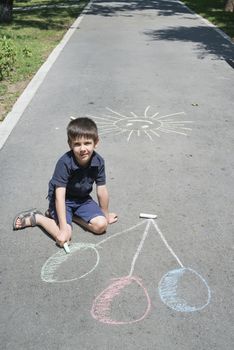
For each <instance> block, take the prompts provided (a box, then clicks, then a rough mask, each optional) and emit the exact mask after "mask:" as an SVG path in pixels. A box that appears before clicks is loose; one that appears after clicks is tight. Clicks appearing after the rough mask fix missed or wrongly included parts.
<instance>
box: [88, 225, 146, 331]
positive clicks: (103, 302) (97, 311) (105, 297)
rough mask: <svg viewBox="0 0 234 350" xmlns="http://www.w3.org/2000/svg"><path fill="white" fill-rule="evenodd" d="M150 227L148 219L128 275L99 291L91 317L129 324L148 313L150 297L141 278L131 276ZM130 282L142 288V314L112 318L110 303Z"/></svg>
mask: <svg viewBox="0 0 234 350" xmlns="http://www.w3.org/2000/svg"><path fill="white" fill-rule="evenodd" d="M149 227H150V221H149V222H148V223H147V225H146V228H145V231H144V233H143V236H142V239H141V241H140V244H139V246H138V248H137V251H136V253H135V254H134V257H133V260H132V263H131V269H130V272H129V275H128V276H123V277H120V278H117V279H115V280H114V282H113V283H111V284H110V285H109V287H107V288H106V289H105V290H104V291H103V292H101V293H100V294H99V295H98V296H97V298H96V299H95V300H94V303H93V306H92V309H91V315H92V316H93V318H95V319H96V320H98V321H100V322H103V323H108V324H113V325H120V324H131V323H136V322H139V321H142V320H143V319H144V318H145V317H146V316H147V314H148V312H149V311H150V308H151V301H150V297H149V295H148V292H147V290H146V288H145V287H144V285H143V284H142V282H141V280H140V278H139V277H136V276H133V272H134V267H135V264H136V260H137V258H138V256H139V254H140V251H141V249H142V247H143V245H144V242H145V239H146V237H147V235H148V231H149ZM132 283H136V284H137V285H138V286H140V287H141V288H142V290H143V294H144V296H145V298H146V308H145V310H144V312H143V314H142V315H140V316H138V317H137V318H134V319H131V317H130V318H129V319H127V320H126V319H125V320H124V321H123V320H114V319H113V318H112V317H111V309H112V303H113V301H114V299H115V298H116V297H118V296H119V294H120V293H121V292H122V290H123V289H124V288H126V287H128V286H129V285H131V284H132Z"/></svg>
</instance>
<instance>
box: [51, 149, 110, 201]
mask: <svg viewBox="0 0 234 350" xmlns="http://www.w3.org/2000/svg"><path fill="white" fill-rule="evenodd" d="M94 182H95V183H96V184H97V185H99V186H100V185H105V183H106V175H105V164H104V159H103V158H102V157H101V156H100V155H99V154H98V153H96V152H95V151H94V152H93V154H92V157H91V160H90V163H89V165H88V166H87V167H85V168H83V167H81V166H80V165H79V164H78V162H77V160H76V158H75V156H74V153H73V152H72V151H69V152H67V153H65V154H64V155H63V156H62V157H61V158H60V159H59V160H58V162H57V164H56V167H55V171H54V174H53V177H52V179H51V180H50V182H49V191H48V198H49V200H52V199H54V196H55V189H56V187H66V198H69V199H83V198H85V197H87V196H88V195H89V194H90V192H92V189H93V184H94Z"/></svg>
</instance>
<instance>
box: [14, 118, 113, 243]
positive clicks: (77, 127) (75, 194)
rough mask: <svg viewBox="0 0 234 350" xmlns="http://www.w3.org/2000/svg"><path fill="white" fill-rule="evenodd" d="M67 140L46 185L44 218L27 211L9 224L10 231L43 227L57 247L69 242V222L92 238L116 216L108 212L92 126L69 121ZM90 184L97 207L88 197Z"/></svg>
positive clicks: (86, 121) (101, 162)
mask: <svg viewBox="0 0 234 350" xmlns="http://www.w3.org/2000/svg"><path fill="white" fill-rule="evenodd" d="M67 137H68V144H69V147H70V151H69V152H67V153H65V154H64V155H63V156H62V157H61V158H60V159H59V160H58V162H57V164H56V167H55V171H54V174H53V177H52V179H51V180H50V182H49V191H48V199H49V209H48V210H47V211H46V213H45V216H44V215H43V214H42V213H41V212H40V211H38V210H37V209H30V210H27V211H24V212H21V213H19V214H18V215H16V217H15V218H14V222H13V229H14V230H20V229H23V228H25V227H28V226H32V227H33V226H37V225H38V226H41V227H43V228H44V229H45V230H46V231H47V232H48V233H49V234H50V235H51V236H52V237H53V238H54V239H55V240H56V242H57V244H58V245H59V246H60V247H63V245H64V243H65V242H69V241H70V240H71V236H72V221H75V222H76V223H78V224H80V225H81V226H83V227H84V228H85V229H88V230H89V231H91V232H93V233H96V234H102V233H104V232H105V231H106V229H107V226H108V224H112V223H114V222H116V221H117V215H116V214H114V213H109V211H108V204H109V195H108V191H107V187H106V175H105V164H104V160H103V158H102V157H101V156H100V155H99V154H98V153H96V152H95V148H96V146H97V144H98V141H99V139H98V130H97V126H96V124H95V122H94V121H93V120H91V119H89V118H77V119H74V120H72V121H71V122H70V123H69V124H68V127H67ZM94 182H95V183H96V192H97V199H98V203H99V205H98V204H97V203H96V202H95V201H94V200H93V199H92V197H91V196H90V193H91V192H92V189H93V184H94Z"/></svg>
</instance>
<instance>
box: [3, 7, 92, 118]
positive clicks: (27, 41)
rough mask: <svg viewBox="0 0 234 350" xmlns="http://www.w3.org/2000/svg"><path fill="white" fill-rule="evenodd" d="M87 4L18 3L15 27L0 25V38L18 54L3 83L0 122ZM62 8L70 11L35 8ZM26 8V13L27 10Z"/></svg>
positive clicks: (15, 10) (15, 12)
mask: <svg viewBox="0 0 234 350" xmlns="http://www.w3.org/2000/svg"><path fill="white" fill-rule="evenodd" d="M87 2H88V1H87V0H80V1H79V0H78V1H77V2H74V1H73V2H71V1H69V0H53V1H46V0H28V1H15V3H14V12H13V13H14V17H13V21H12V23H11V24H10V25H9V24H8V25H7V24H1V25H0V37H1V38H3V37H4V36H5V37H6V38H7V39H10V40H11V41H12V42H13V45H14V47H15V52H16V62H15V64H14V67H13V69H12V71H11V74H10V76H9V77H6V78H5V79H4V80H2V81H0V120H3V119H4V117H5V116H6V114H7V113H8V112H9V111H10V110H11V108H12V106H13V104H14V102H15V101H16V99H17V97H18V96H19V95H20V94H21V93H22V91H23V90H24V88H25V87H26V85H27V84H28V82H29V81H30V80H31V78H32V77H33V75H34V74H35V72H36V71H37V70H38V69H39V67H40V66H41V65H42V63H43V62H44V61H45V60H46V58H47V57H48V55H49V54H50V53H51V51H52V50H53V48H54V47H55V46H56V45H57V44H58V43H59V42H60V40H61V38H62V37H63V35H64V34H65V32H66V31H67V30H68V28H69V26H70V25H71V24H72V23H73V22H74V20H75V19H76V18H77V17H78V15H79V14H80V13H81V11H82V9H83V8H84V6H85V5H86V3H87ZM59 4H63V5H68V7H65V8H58V7H49V8H35V7H34V8H33V7H32V6H39V5H49V6H51V5H59ZM71 4H72V5H73V6H71ZM74 4H75V6H74ZM25 7H27V11H25V10H24V8H25Z"/></svg>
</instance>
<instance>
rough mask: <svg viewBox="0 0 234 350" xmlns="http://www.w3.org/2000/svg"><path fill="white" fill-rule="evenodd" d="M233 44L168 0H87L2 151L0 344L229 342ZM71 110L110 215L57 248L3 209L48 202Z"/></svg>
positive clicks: (226, 345) (12, 347)
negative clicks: (87, 122)
mask: <svg viewBox="0 0 234 350" xmlns="http://www.w3.org/2000/svg"><path fill="white" fill-rule="evenodd" d="M233 53H234V50H233V45H232V44H231V43H230V42H229V41H228V40H226V39H225V38H223V37H222V36H221V35H220V34H219V33H218V32H217V31H216V30H215V29H214V28H212V27H210V26H208V25H207V23H205V22H204V21H202V20H201V18H199V17H197V16H196V15H195V14H193V13H191V12H189V11H188V9H187V8H185V7H183V6H182V4H181V3H180V2H178V1H169V0H168V1H166V0H165V1H163V0H161V1H160V0H158V1H156V0H152V1H150V0H149V1H128V2H122V1H118V2H113V1H105V2H103V1H95V2H94V3H92V5H91V7H90V9H89V10H88V12H87V14H86V15H85V17H84V19H83V21H82V22H81V24H80V26H79V29H78V30H76V31H75V33H74V34H73V36H72V37H71V39H70V40H69V42H68V44H67V45H66V46H65V48H64V50H63V51H62V53H61V54H60V56H59V58H58V59H57V60H56V62H55V64H54V65H53V67H52V68H51V70H50V71H49V73H48V74H47V76H46V79H45V80H44V82H43V83H42V85H41V86H40V88H39V89H38V91H37V93H36V95H35V96H34V98H33V99H32V100H31V102H30V104H29V105H28V107H27V108H26V110H25V111H24V113H23V115H22V117H21V119H20V121H19V122H18V124H17V125H16V127H15V128H14V130H13V131H12V133H11V135H10V137H9V138H8V140H7V142H6V143H5V145H4V147H3V148H2V150H1V152H0V164H1V171H0V175H1V177H0V186H1V203H0V213H1V222H0V232H1V258H0V266H1V268H0V271H1V282H0V283H1V292H0V293H1V313H0V321H1V323H0V334H1V348H2V349H4V350H5V349H9V350H16V349H17V350H26V349H27V350H29V349H30V350H31V349H32V350H37V349H48V350H57V349H59V350H62V349H64V350H73V349H82V350H83V349H88V350H91V349H100V350H103V349H116V350H117V349H118V350H119V349H128V350H133V349H134V350H135V349H147V350H153V349H165V350H171V349H173V350H174V349H180V350H188V349H189V350H192V349H194V350H195V349H196V350H197V349H199V350H202V349H204V350H205V349H206V350H207V349H209V350H216V349H217V350H220V349H225V350H231V349H232V348H233V342H234V339H233V322H234V318H233V248H234V243H233V203H234V196H233V180H234V178H233V174H234V172H233V168H234V161H233V151H234V149H233V148H234V147H233V144H234V143H233V127H234V125H233V124H234V123H233V110H234V105H233V86H234V84H233V81H234V80H233V78H234V74H233V69H232V67H231V66H230V65H229V64H228V62H230V60H233V58H234V54H233ZM71 115H73V116H83V115H90V116H92V117H93V118H94V120H95V121H96V122H97V123H98V126H99V130H100V134H101V142H100V145H99V152H100V153H101V154H102V155H103V156H104V157H105V159H106V164H107V175H108V188H109V192H110V194H111V209H112V210H114V211H116V212H118V214H119V222H118V223H117V224H115V225H113V226H111V227H110V228H109V229H108V232H107V234H106V235H104V236H101V237H96V236H94V235H92V234H89V233H87V232H84V231H82V230H81V229H80V228H79V227H77V226H75V227H74V237H73V245H72V247H71V249H72V253H71V254H70V255H69V256H66V255H65V253H64V252H63V251H62V250H60V249H59V248H57V247H56V246H55V244H54V242H53V241H52V240H51V239H50V238H48V237H47V235H45V234H44V233H43V232H42V231H41V230H40V229H39V228H34V229H27V230H24V231H18V232H12V217H13V216H14V214H15V213H17V212H18V211H20V210H22V209H25V208H28V207H37V208H39V209H41V210H44V209H46V206H47V200H46V192H47V184H48V180H49V178H50V176H51V173H52V171H53V168H54V164H55V161H56V160H57V158H58V156H59V155H60V154H61V153H63V152H64V151H65V150H66V149H67V145H66V135H65V128H66V125H67V123H68V121H69V117H70V116H71ZM141 212H145V213H156V214H157V216H158V217H157V219H156V220H149V219H148V220H145V219H140V218H139V213H141ZM138 224H139V225H138Z"/></svg>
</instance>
